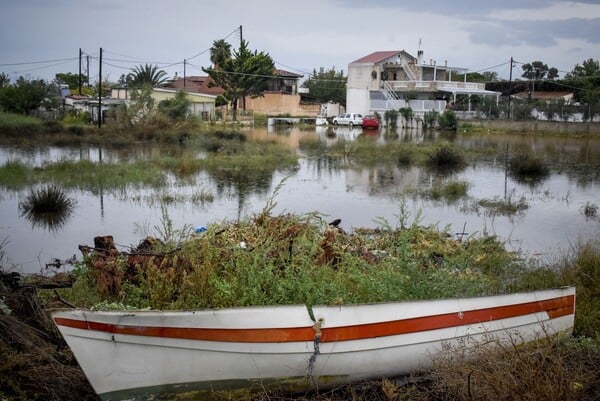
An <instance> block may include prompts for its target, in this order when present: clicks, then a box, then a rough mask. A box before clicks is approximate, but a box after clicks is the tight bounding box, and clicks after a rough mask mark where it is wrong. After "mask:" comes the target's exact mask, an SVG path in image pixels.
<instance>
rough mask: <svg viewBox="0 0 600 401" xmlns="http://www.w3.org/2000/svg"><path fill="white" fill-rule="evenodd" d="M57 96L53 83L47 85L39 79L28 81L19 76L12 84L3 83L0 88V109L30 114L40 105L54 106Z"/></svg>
mask: <svg viewBox="0 0 600 401" xmlns="http://www.w3.org/2000/svg"><path fill="white" fill-rule="evenodd" d="M57 96H58V94H57V90H56V86H55V85H49V84H47V83H46V82H45V81H44V80H41V79H39V80H32V81H28V80H26V79H25V78H23V77H19V79H17V81H16V82H15V83H14V84H13V85H4V86H3V87H1V88H0V109H2V110H4V111H9V112H13V113H21V114H30V113H31V112H32V111H33V110H35V109H37V108H39V107H40V106H42V105H44V106H46V107H54V106H56V103H57V100H56V99H57Z"/></svg>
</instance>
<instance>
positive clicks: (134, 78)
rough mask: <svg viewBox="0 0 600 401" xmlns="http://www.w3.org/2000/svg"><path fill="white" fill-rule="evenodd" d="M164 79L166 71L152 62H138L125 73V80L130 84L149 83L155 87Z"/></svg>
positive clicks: (165, 78)
mask: <svg viewBox="0 0 600 401" xmlns="http://www.w3.org/2000/svg"><path fill="white" fill-rule="evenodd" d="M166 80H167V73H166V72H165V71H164V70H159V69H158V66H157V65H152V64H144V65H141V64H140V65H138V66H136V67H135V68H134V69H133V70H132V72H130V73H129V74H128V75H127V81H129V84H130V85H131V86H142V85H144V84H150V85H152V87H156V86H159V85H160V84H162V83H163V82H165V81H166Z"/></svg>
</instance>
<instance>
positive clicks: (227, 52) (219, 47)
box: [210, 39, 231, 68]
mask: <svg viewBox="0 0 600 401" xmlns="http://www.w3.org/2000/svg"><path fill="white" fill-rule="evenodd" d="M230 58H231V45H230V44H229V43H228V42H227V41H226V40H225V39H218V40H215V41H214V42H213V45H212V46H211V48H210V61H211V63H213V66H214V67H215V68H218V67H219V66H220V65H221V64H223V62H224V61H225V60H228V59H230Z"/></svg>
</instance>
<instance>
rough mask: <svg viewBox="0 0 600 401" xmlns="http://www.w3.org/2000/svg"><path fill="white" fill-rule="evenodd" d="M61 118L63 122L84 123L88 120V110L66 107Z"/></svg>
mask: <svg viewBox="0 0 600 401" xmlns="http://www.w3.org/2000/svg"><path fill="white" fill-rule="evenodd" d="M62 120H63V122H64V123H65V124H72V125H84V124H88V123H89V122H90V113H89V111H79V110H74V109H68V110H66V111H65V114H64V116H63V119H62Z"/></svg>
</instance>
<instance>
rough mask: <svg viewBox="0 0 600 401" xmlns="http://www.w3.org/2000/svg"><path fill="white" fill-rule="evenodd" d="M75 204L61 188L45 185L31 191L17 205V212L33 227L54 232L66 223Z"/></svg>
mask: <svg viewBox="0 0 600 401" xmlns="http://www.w3.org/2000/svg"><path fill="white" fill-rule="evenodd" d="M75 204H76V202H75V200H74V199H71V198H69V197H68V196H67V194H66V193H65V191H64V190H63V189H62V188H60V187H58V186H55V185H47V186H44V187H42V188H39V189H32V190H31V191H30V193H29V194H28V195H27V196H26V197H25V200H23V201H22V202H20V203H19V210H20V211H21V215H22V216H24V217H26V218H27V219H29V220H30V221H31V222H32V223H33V224H34V225H40V226H43V227H46V228H48V229H53V230H54V229H57V228H59V227H61V226H62V225H63V224H64V223H65V222H66V220H67V219H68V217H69V216H70V215H71V212H72V211H73V208H74V207H75Z"/></svg>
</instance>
